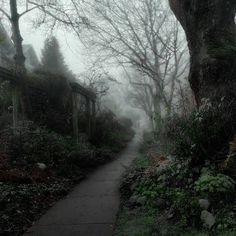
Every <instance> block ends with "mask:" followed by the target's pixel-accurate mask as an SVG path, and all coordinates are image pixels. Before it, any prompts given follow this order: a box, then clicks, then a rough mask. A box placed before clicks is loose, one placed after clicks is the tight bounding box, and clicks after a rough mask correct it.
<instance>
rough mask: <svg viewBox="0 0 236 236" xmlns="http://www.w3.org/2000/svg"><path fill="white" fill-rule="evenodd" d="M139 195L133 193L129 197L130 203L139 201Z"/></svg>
mask: <svg viewBox="0 0 236 236" xmlns="http://www.w3.org/2000/svg"><path fill="white" fill-rule="evenodd" d="M138 198H139V197H138V196H137V195H132V196H131V197H130V199H129V202H130V203H133V204H134V203H137V201H138Z"/></svg>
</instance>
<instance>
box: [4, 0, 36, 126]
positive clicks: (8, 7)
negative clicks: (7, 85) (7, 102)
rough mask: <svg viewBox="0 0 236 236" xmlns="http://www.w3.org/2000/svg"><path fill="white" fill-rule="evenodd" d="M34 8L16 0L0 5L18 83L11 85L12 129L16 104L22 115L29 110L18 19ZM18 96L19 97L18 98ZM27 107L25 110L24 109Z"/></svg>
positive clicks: (15, 117)
mask: <svg viewBox="0 0 236 236" xmlns="http://www.w3.org/2000/svg"><path fill="white" fill-rule="evenodd" d="M19 4H20V5H22V4H24V5H25V10H24V11H22V12H20V13H19V11H18V5H19ZM36 8H37V7H36V6H33V7H29V5H28V1H27V0H26V1H17V0H9V1H6V0H3V1H2V2H1V5H0V13H1V14H2V16H4V17H5V18H6V19H7V20H8V21H9V22H10V24H11V29H12V41H13V43H14V48H15V56H14V61H15V74H16V75H17V78H18V81H16V84H14V85H13V93H12V103H13V127H15V128H16V127H17V122H18V103H19V101H21V105H22V110H23V113H24V115H25V114H26V109H28V111H29V110H30V105H29V101H28V98H27V94H26V89H25V86H26V84H25V82H24V80H25V77H26V74H27V71H26V68H25V56H24V53H23V46H22V41H23V38H22V36H21V32H20V26H19V21H20V18H21V17H23V16H24V15H25V14H27V13H29V12H31V11H32V10H34V9H36ZM19 94H20V97H19ZM26 107H27V108H26Z"/></svg>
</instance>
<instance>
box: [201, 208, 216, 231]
mask: <svg viewBox="0 0 236 236" xmlns="http://www.w3.org/2000/svg"><path fill="white" fill-rule="evenodd" d="M201 220H202V222H203V223H204V225H205V226H206V227H208V228H209V229H210V228H212V226H213V225H214V224H215V222H216V219H215V217H214V215H213V214H212V213H210V212H209V211H207V210H203V211H202V212H201Z"/></svg>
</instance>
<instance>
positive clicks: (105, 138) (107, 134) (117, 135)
mask: <svg viewBox="0 0 236 236" xmlns="http://www.w3.org/2000/svg"><path fill="white" fill-rule="evenodd" d="M133 135H134V132H133V130H132V129H131V121H130V120H128V119H122V120H119V119H117V117H116V116H115V115H114V114H113V113H112V112H109V111H107V112H105V111H104V112H102V113H100V114H99V115H98V116H97V117H96V130H95V134H94V138H93V140H92V143H93V144H94V145H95V146H96V147H99V148H100V147H106V148H108V149H111V150H112V151H113V152H119V151H120V150H121V149H123V148H124V147H125V146H126V145H127V143H128V142H129V141H130V140H131V139H132V137H133Z"/></svg>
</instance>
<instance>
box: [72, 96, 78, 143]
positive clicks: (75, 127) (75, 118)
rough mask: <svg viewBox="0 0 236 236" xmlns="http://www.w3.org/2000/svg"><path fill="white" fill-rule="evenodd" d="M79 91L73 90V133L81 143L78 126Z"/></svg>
mask: <svg viewBox="0 0 236 236" xmlns="http://www.w3.org/2000/svg"><path fill="white" fill-rule="evenodd" d="M77 99H78V98H77V93H75V92H72V106H73V111H72V119H73V135H74V138H75V141H76V143H77V144H78V143H79V128H78V102H77Z"/></svg>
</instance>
